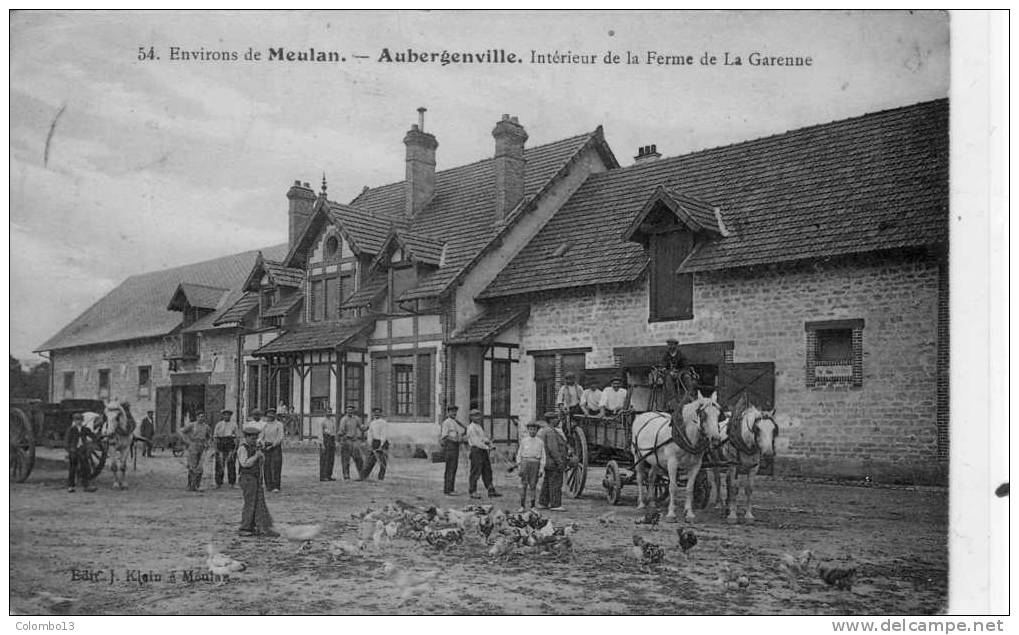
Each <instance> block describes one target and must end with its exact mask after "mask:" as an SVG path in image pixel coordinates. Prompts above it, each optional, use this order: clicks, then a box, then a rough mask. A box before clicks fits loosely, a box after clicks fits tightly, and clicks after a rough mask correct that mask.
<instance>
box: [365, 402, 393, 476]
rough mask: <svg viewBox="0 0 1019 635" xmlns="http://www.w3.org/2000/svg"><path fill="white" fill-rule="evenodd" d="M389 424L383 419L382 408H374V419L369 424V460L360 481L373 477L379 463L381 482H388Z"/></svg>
mask: <svg viewBox="0 0 1019 635" xmlns="http://www.w3.org/2000/svg"><path fill="white" fill-rule="evenodd" d="M387 425H388V423H387V422H386V420H385V419H383V418H382V408H377V407H376V408H372V419H371V422H370V423H369V424H368V460H367V461H365V464H364V472H362V473H361V478H360V479H358V480H360V481H364V480H367V479H368V477H369V476H371V473H372V469H374V468H375V462H376V461H378V463H379V480H380V481H384V480H386V464H387V463H388V462H389V440H388V439H386V426H387Z"/></svg>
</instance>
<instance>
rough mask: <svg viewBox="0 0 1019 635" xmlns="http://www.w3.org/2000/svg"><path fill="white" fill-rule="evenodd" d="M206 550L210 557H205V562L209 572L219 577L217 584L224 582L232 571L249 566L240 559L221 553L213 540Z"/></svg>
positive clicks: (242, 569) (239, 570)
mask: <svg viewBox="0 0 1019 635" xmlns="http://www.w3.org/2000/svg"><path fill="white" fill-rule="evenodd" d="M206 551H208V553H209V557H208V558H206V559H205V564H206V565H208V567H209V573H211V574H212V575H213V576H215V577H216V578H217V580H218V581H217V583H216V584H217V585H221V584H223V582H225V581H226V579H227V578H229V577H230V574H231V573H239V572H241V571H244V570H245V569H247V568H248V567H247V565H245V564H244V563H243V562H241V561H240V560H234V559H233V558H231V557H230V556H228V555H226V554H223V553H220V551H219V549H217V548H216V545H214V544H212V543H211V542H210V543H209V545H208V546H207V547H206Z"/></svg>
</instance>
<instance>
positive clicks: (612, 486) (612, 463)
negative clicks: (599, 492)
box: [563, 386, 711, 509]
mask: <svg viewBox="0 0 1019 635" xmlns="http://www.w3.org/2000/svg"><path fill="white" fill-rule="evenodd" d="M653 403H654V399H653V396H652V390H651V387H649V386H634V387H633V388H632V389H631V391H630V393H629V394H628V396H627V407H626V408H625V409H624V411H623V412H622V413H620V414H619V415H617V416H615V417H598V416H587V415H576V414H574V415H571V416H568V417H566V418H565V419H566V421H565V422H564V424H563V426H564V427H563V432H564V433H565V434H566V439H567V441H568V443H569V444H570V447H571V449H572V454H573V460H572V461H571V462H570V465H569V467H568V468H567V470H566V473H565V475H564V483H565V486H566V490H567V492H569V494H570V496H572V497H574V498H580V496H581V495H582V494H583V492H584V486H585V484H586V483H587V473H588V470H589V468H590V467H592V466H604V467H605V475H604V477H603V478H602V481H601V486H602V488H603V489H604V490H605V498H606V499H607V500H608V501H609V503H611V504H612V505H616V504H618V503H619V499H620V496H621V494H622V490H623V486H624V485H631V484H634V483H636V482H637V479H636V472H635V469H634V456H633V441H632V438H633V436H632V433H633V420H634V418H635V417H636V416H637V415H638V414H640V413H641V412H644V411H646V410H650V408H648V406H649V405H650V404H653ZM703 466H704V467H710V464H709V463H707V459H705V463H704V464H703ZM678 484H679V485H680V486H681V487H685V482H680V483H678ZM651 490H652V492H653V497H654V500H655V501H658V502H659V503H661V502H663V501H666V500H668V497H669V479H668V477H667V476H666V475H665V474H664V473H662V471H661V470H656V471H655V472H654V478H653V482H652V484H651ZM710 497H711V483H710V481H709V480H708V475H707V471H706V470H704V469H701V470H700V471H699V472H698V473H697V477H696V478H695V479H694V506H695V507H696V508H697V509H704V508H706V507H707V506H708V503H709V500H710Z"/></svg>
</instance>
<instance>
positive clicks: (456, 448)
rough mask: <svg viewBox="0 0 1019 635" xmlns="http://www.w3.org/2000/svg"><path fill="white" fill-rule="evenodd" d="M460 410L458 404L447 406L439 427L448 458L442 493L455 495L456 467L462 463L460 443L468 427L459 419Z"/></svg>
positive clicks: (443, 452)
mask: <svg viewBox="0 0 1019 635" xmlns="http://www.w3.org/2000/svg"><path fill="white" fill-rule="evenodd" d="M459 411H460V408H459V407H458V406H455V405H452V404H450V405H449V406H447V407H446V418H445V419H444V420H443V422H442V426H441V427H440V428H439V442H440V443H441V444H442V454H443V457H445V459H446V471H445V474H444V475H443V478H442V493H443V494H445V495H446V496H454V495H455V494H456V492H455V491H454V486H455V484H456V468H457V466H458V465H459V463H460V443H461V442H462V441H463V438H464V434H465V433H466V432H467V428H465V427H464V425H463V424H462V423H460V422H459V421H457V418H456V415H457V413H458V412H459Z"/></svg>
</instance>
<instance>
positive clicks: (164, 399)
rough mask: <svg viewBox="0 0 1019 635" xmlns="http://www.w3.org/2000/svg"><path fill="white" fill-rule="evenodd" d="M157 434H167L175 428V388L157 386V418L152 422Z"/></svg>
mask: <svg viewBox="0 0 1019 635" xmlns="http://www.w3.org/2000/svg"><path fill="white" fill-rule="evenodd" d="M152 423H153V424H154V425H155V428H156V432H155V433H156V434H162V435H167V434H170V433H171V432H173V431H174V428H173V388H172V387H170V386H156V420H155V421H153V422H152Z"/></svg>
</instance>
